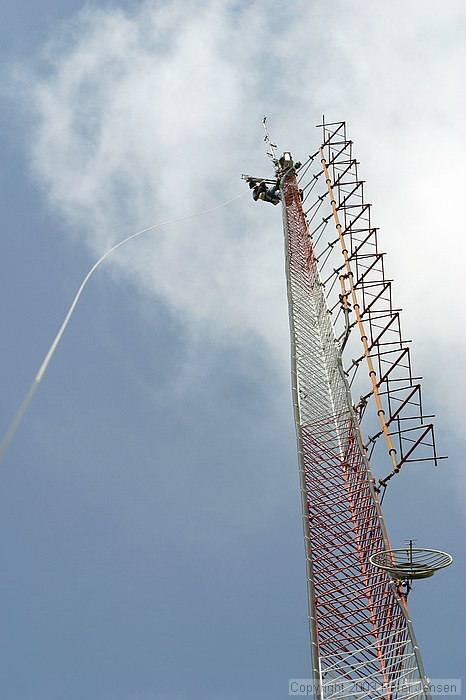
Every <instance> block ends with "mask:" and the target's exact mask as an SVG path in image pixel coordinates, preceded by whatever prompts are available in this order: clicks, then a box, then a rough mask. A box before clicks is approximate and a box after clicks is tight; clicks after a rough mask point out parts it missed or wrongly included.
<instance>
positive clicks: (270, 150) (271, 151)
mask: <svg viewBox="0 0 466 700" xmlns="http://www.w3.org/2000/svg"><path fill="white" fill-rule="evenodd" d="M262 125H263V127H264V132H265V136H264V141H265V143H266V144H267V148H268V150H267V155H268V156H269V158H271V159H272V162H273V164H274V165H275V166H278V159H277V156H276V154H275V149H276V148H277V144H276V143H272V141H271V139H270V134H269V130H268V129H267V117H264V118H263V119H262Z"/></svg>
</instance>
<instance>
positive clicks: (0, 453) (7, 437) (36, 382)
mask: <svg viewBox="0 0 466 700" xmlns="http://www.w3.org/2000/svg"><path fill="white" fill-rule="evenodd" d="M244 194H246V193H245V192H243V193H242V194H239V195H237V196H236V197H233V199H229V200H228V201H226V202H223V203H222V204H218V205H217V206H215V207H212V208H211V209H206V210H205V211H200V212H197V213H196V214H189V215H188V216H181V217H179V218H178V219H170V220H169V221H164V222H162V223H160V224H154V226H149V227H148V228H144V229H142V230H141V231H137V232H136V233H133V234H132V235H131V236H128V238H125V239H124V240H122V241H120V242H119V243H117V244H116V245H114V246H113V247H112V248H110V250H107V252H106V253H104V254H103V255H102V257H101V258H99V259H98V260H97V262H96V263H95V264H94V265H93V266H92V267H91V269H90V270H89V272H88V273H87V275H86V276H85V277H84V279H83V281H82V282H81V285H80V287H79V289H78V291H77V292H76V295H75V297H74V299H73V301H72V302H71V306H70V308H69V309H68V312H67V314H66V316H65V318H64V321H63V323H62V324H61V326H60V328H59V330H58V333H57V335H56V336H55V338H54V339H53V342H52V344H51V346H50V348H49V350H48V352H47V354H46V356H45V357H44V360H43V361H42V364H41V366H40V367H39V371H38V372H37V374H36V376H35V378H34V381H33V382H32V384H31V386H30V387H29V390H28V392H27V394H26V396H25V397H24V399H23V402H22V404H21V406H20V407H19V410H18V412H17V414H16V416H15V417H14V419H13V421H12V423H11V425H10V427H9V428H8V432H7V433H6V435H5V437H4V438H3V441H2V442H1V444H0V460H1V459H2V458H3V455H4V454H5V452H6V450H7V449H8V445H9V444H10V442H11V441H12V439H13V436H14V434H15V432H16V430H17V428H18V426H19V424H20V423H21V420H22V418H23V416H24V414H25V413H26V410H27V408H28V406H29V404H30V403H31V400H32V397H33V396H34V394H35V392H36V389H37V387H38V386H39V384H40V382H41V380H42V377H43V376H44V374H45V372H46V370H47V367H48V366H49V363H50V360H51V359H52V357H53V355H54V353H55V350H56V349H57V345H58V343H59V342H60V340H61V337H62V335H63V333H64V332H65V330H66V327H67V325H68V323H69V320H70V318H71V316H72V314H73V311H74V310H75V308H76V304H77V303H78V301H79V297H80V296H81V294H82V292H83V290H84V287H85V286H86V284H87V283H88V281H89V279H90V277H91V276H92V275H93V274H94V272H95V271H96V269H97V268H98V267H99V265H100V264H101V263H102V262H103V261H104V260H105V259H106V258H108V256H109V255H110V254H111V253H113V252H115V250H117V249H118V248H121V246H123V245H125V243H128V241H131V240H132V239H133V238H136V237H137V236H142V234H143V233H148V231H154V229H157V228H161V227H162V226H168V225H169V224H176V223H179V222H180V221H187V220H188V219H194V218H195V217H197V216H203V215H204V214H210V212H213V211H216V210H217V209H221V208H222V207H225V206H226V205H227V204H230V203H231V202H234V201H235V200H236V199H239V198H240V197H243V196H244Z"/></svg>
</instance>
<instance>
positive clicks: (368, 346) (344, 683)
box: [246, 122, 451, 700]
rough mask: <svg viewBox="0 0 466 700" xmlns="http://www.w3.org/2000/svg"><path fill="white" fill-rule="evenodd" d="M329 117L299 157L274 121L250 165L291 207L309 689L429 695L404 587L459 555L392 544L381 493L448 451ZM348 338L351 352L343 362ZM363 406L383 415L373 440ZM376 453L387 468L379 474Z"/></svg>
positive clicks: (288, 248) (258, 191) (344, 144)
mask: <svg viewBox="0 0 466 700" xmlns="http://www.w3.org/2000/svg"><path fill="white" fill-rule="evenodd" d="M321 126H322V129H323V141H322V146H321V147H320V148H319V149H318V150H317V151H316V152H315V153H314V154H313V155H312V156H309V158H308V159H307V160H306V162H304V163H303V164H301V163H295V162H293V159H292V156H291V154H290V153H284V154H283V156H282V157H281V158H280V159H279V160H277V159H276V158H275V152H274V148H276V147H275V146H274V145H273V144H272V143H271V142H270V139H269V138H268V133H267V131H266V140H267V141H268V144H269V146H270V148H271V151H270V153H269V155H270V156H271V157H272V159H273V161H274V164H275V166H276V176H277V180H276V181H262V182H261V181H259V180H258V179H257V178H249V177H246V179H247V180H249V182H250V185H251V187H255V191H254V194H255V197H254V198H255V199H257V198H260V199H265V200H266V201H271V202H272V204H276V203H277V201H276V199H277V198H278V199H281V203H282V210H283V226H284V236H285V261H286V265H285V267H286V280H287V290H288V305H289V319H290V335H291V373H292V394H293V405H294V418H295V425H296V436H297V445H298V461H299V475H300V485H301V495H302V512H303V527H304V541H305V551H306V565H307V583H308V605H309V620H310V638H311V655H312V674H313V680H314V682H315V686H316V687H315V691H314V695H315V698H316V700H323V699H328V698H343V697H344V698H358V699H359V700H361V699H369V698H370V699H372V698H374V699H375V698H377V699H379V698H385V699H386V700H395V699H398V700H401V698H403V699H407V698H430V693H429V687H428V680H427V678H426V675H425V672H424V668H423V665H422V660H421V655H420V651H419V648H418V645H417V643H416V638H415V635H414V630H413V626H412V623H411V620H410V617H409V612H408V608H407V602H406V597H407V587H408V586H409V580H410V579H412V578H420V577H427V576H429V575H431V574H432V573H433V571H434V570H436V568H440V567H441V566H444V565H446V564H447V563H449V561H451V559H450V558H449V557H448V555H443V556H444V557H447V559H445V558H442V553H441V552H435V551H430V554H429V550H414V549H413V547H412V546H411V548H410V552H411V553H410V554H409V552H408V550H407V552H408V553H407V555H406V557H403V550H392V549H391V546H390V541H389V538H388V534H387V529H386V526H385V522H384V518H383V515H382V510H381V505H380V499H379V495H380V494H381V493H383V492H384V490H385V488H386V486H387V483H388V482H389V480H390V479H391V478H392V476H394V475H395V474H397V473H398V472H399V470H400V469H401V468H402V467H403V465H404V464H406V463H407V462H410V461H414V460H415V459H421V460H432V461H433V462H435V463H437V460H438V459H439V457H438V456H437V454H436V447H435V442H434V433H433V426H432V423H430V422H428V420H427V419H428V418H430V417H429V416H425V415H424V413H423V408H422V402H421V389H420V384H419V382H418V380H417V379H416V378H415V377H414V376H413V373H412V371H411V362H410V351H409V347H408V345H407V343H406V342H405V341H404V339H403V338H402V335H401V326H400V317H399V311H398V310H396V309H394V308H393V305H392V294H391V282H390V281H389V280H387V279H386V277H385V273H384V264H383V260H384V256H383V253H381V252H380V251H379V244H378V233H377V229H375V228H374V227H373V226H372V224H371V208H370V205H369V204H367V203H366V202H365V201H364V191H363V182H362V181H361V180H360V179H359V176H358V164H357V161H356V160H355V159H354V157H353V153H352V142H351V141H349V140H348V139H347V137H346V126H345V123H344V122H338V123H332V124H323V125H321ZM264 182H265V184H266V185H267V188H266V187H264ZM277 185H278V187H277ZM348 348H351V352H356V357H354V359H352V360H351V361H350V363H349V364H348V365H345V357H344V355H345V353H344V351H345V349H346V350H347V349H348ZM363 368H365V369H363ZM361 374H362V375H363V377H365V379H366V383H367V393H366V394H363V395H362V396H361V397H360V399H359V400H358V403H357V405H356V404H355V402H354V401H353V398H352V388H351V385H353V388H354V386H356V385H357V384H358V381H359V377H360V375H361ZM366 408H367V413H368V414H369V413H370V409H371V408H374V409H375V410H374V411H373V415H376V416H378V419H377V421H378V422H377V425H376V427H375V431H373V434H372V435H370V436H368V437H366V438H364V437H363V430H362V428H361V425H362V420H363V416H364V415H365V413H366ZM373 425H374V424H372V425H371V427H373ZM373 452H374V455H375V456H374V459H375V458H377V461H378V462H380V464H381V466H382V468H383V466H384V465H385V467H386V473H384V476H383V478H379V479H378V480H376V479H375V478H374V476H373V474H372V471H371V466H370V463H369V458H371V459H372V453H373ZM400 552H401V554H402V556H401V559H400ZM374 556H375V559H374ZM371 557H372V558H371ZM447 560H449V561H447ZM416 573H418V574H419V576H416Z"/></svg>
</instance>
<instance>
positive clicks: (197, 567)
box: [0, 0, 466, 700]
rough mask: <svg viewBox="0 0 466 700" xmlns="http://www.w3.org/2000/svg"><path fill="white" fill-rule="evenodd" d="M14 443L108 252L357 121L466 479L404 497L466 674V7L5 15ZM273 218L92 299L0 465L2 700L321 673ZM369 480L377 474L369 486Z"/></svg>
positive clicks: (23, 9)
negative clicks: (68, 315) (445, 558)
mask: <svg viewBox="0 0 466 700" xmlns="http://www.w3.org/2000/svg"><path fill="white" fill-rule="evenodd" d="M3 13H4V18H5V21H3V22H2V29H1V30H0V31H1V32H2V42H1V45H2V47H3V48H2V49H1V58H2V117H1V121H2V130H1V139H2V152H3V158H2V168H1V171H0V176H1V191H2V194H3V197H2V219H3V235H2V254H1V256H0V257H1V275H0V285H1V293H0V298H1V314H2V325H3V342H2V364H1V367H2V369H1V374H0V381H1V393H2V402H1V403H2V405H1V415H0V421H1V423H0V425H1V426H2V430H3V432H5V431H6V429H7V426H8V424H9V422H10V420H11V419H12V417H13V415H14V413H15V411H16V409H17V407H18V405H19V403H20V401H21V399H22V397H23V395H24V393H25V392H26V390H27V388H28V386H29V384H30V382H31V381H32V379H33V377H34V375H35V373H36V371H37V369H38V367H39V364H40V362H41V360H42V358H43V356H44V354H45V352H46V351H47V348H48V346H49V345H50V342H51V340H52V338H53V336H54V334H55V333H56V331H57V330H58V327H59V325H60V323H61V321H62V319H63V316H64V314H65V312H66V310H67V308H68V305H69V303H70V302H71V299H72V297H73V295H74V293H75V291H76V289H77V287H78V286H79V283H80V282H81V279H82V278H83V276H84V274H85V273H86V272H87V270H88V269H89V268H90V266H91V265H92V264H93V263H94V261H95V260H96V259H97V258H98V257H99V256H100V255H101V254H102V253H103V252H105V250H106V249H107V247H109V246H110V245H112V244H113V243H115V242H117V241H118V240H120V239H122V238H124V237H125V236H127V235H129V234H131V233H133V232H135V231H137V230H139V229H140V228H143V227H145V226H151V225H153V224H156V223H159V222H160V221H164V220H168V219H172V218H176V217H178V216H184V215H188V214H191V213H195V212H197V211H200V210H203V209H206V208H209V207H211V206H215V205H217V204H219V203H221V202H224V201H226V200H228V199H230V198H232V197H235V196H236V195H237V194H240V193H241V192H242V191H243V188H245V185H244V183H242V182H241V180H240V175H241V173H243V172H247V173H251V174H258V175H265V174H268V175H270V174H271V171H270V164H269V161H268V159H267V157H266V155H265V149H264V144H263V141H262V127H261V119H262V116H263V114H267V115H268V117H269V125H270V129H271V132H272V137H273V139H274V140H275V142H277V143H278V145H279V148H281V149H285V148H287V149H288V148H290V149H292V151H293V152H294V153H295V155H296V157H299V158H301V159H303V158H304V157H305V156H306V155H307V154H308V153H311V152H313V151H314V150H315V149H316V148H317V147H318V145H319V139H320V132H319V131H318V130H317V129H315V128H314V125H315V124H317V123H318V122H319V120H320V118H321V115H322V114H323V113H325V114H326V116H327V118H329V119H335V120H338V119H346V120H347V122H348V129H349V134H350V136H351V138H352V139H353V140H354V142H355V153H356V155H357V157H358V158H359V159H360V161H361V176H362V177H363V179H365V180H366V181H367V185H366V195H367V198H368V200H369V201H372V202H373V204H374V207H373V221H374V222H375V224H376V225H378V226H380V227H381V232H380V236H381V243H382V248H383V249H384V250H386V251H387V252H388V256H387V268H388V271H389V274H391V276H393V277H394V278H395V283H394V290H395V295H396V302H397V304H399V305H400V306H402V307H403V326H404V331H405V335H406V336H407V337H409V338H413V348H412V357H413V365H414V367H415V369H416V371H417V372H418V373H419V374H422V375H423V376H424V387H423V393H424V401H425V403H426V405H427V406H428V408H429V410H432V411H434V412H435V413H436V414H437V419H436V426H437V439H438V442H439V447H440V449H441V451H442V452H443V453H447V454H448V455H449V460H448V461H446V462H444V463H443V464H442V466H441V467H438V468H433V467H430V466H413V467H411V468H409V469H406V470H405V471H404V473H403V474H402V475H400V476H399V477H398V478H397V479H396V480H393V481H392V482H391V484H392V487H391V490H390V492H389V493H388V494H387V497H386V499H385V501H384V509H385V513H386V517H387V520H388V525H389V530H390V534H391V537H392V541H393V542H394V544H397V545H401V544H403V542H404V539H405V538H407V537H414V538H416V539H417V540H418V543H419V544H420V545H424V546H427V547H429V546H431V547H434V548H439V549H445V550H447V551H450V552H451V553H452V554H453V555H454V557H455V564H454V566H452V567H450V569H447V570H445V571H444V572H442V573H439V574H438V575H437V576H436V577H435V578H434V579H433V580H431V581H428V582H424V583H422V584H418V585H417V587H416V590H415V591H414V592H413V593H412V595H411V598H410V600H411V605H410V608H411V611H412V616H413V619H414V622H415V629H416V632H417V635H418V637H419V642H420V645H421V649H422V652H423V657H424V662H425V665H426V668H427V672H428V674H429V675H430V676H431V677H433V678H450V677H452V678H457V677H461V674H462V669H463V667H464V634H463V629H464V626H465V621H464V612H463V611H462V610H460V602H461V594H462V589H463V585H462V582H463V580H464V557H463V538H462V533H463V532H464V498H465V490H466V484H465V478H464V436H463V432H464V428H463V421H462V419H461V416H462V415H464V408H465V407H464V396H465V389H466V387H465V386H464V373H463V372H462V371H461V366H462V358H464V353H465V333H464V320H465V319H464V308H463V307H464V305H463V301H462V297H463V290H462V286H463V284H462V280H463V277H464V273H463V267H464V252H465V251H464V236H463V232H462V230H461V223H460V222H461V215H460V211H459V209H460V205H459V202H460V201H461V195H460V194H459V192H460V187H461V177H462V170H463V163H464V140H463V139H462V129H463V123H464V117H465V97H464V86H463V78H462V76H463V75H464V62H465V55H464V47H463V44H464V41H463V37H464V24H465V10H464V6H463V3H462V2H459V1H453V0H451V1H450V2H449V3H447V4H446V5H445V6H443V7H442V9H441V10H440V9H439V6H438V3H434V2H420V1H419V0H414V1H412V2H410V3H409V4H407V3H404V2H398V1H395V2H392V3H390V4H389V5H388V4H387V3H384V2H381V1H380V0H376V1H375V2H372V3H371V4H370V6H368V4H367V3H363V2H360V1H356V2H352V3H347V2H343V0H338V1H337V2H335V3H332V6H331V8H329V6H328V5H325V6H324V5H323V4H321V3H316V2H311V3H309V2H301V1H300V0H292V1H291V2H289V3H287V4H286V7H284V8H282V7H279V8H277V7H273V6H270V7H267V6H264V5H263V4H262V3H261V4H259V3H248V4H246V3H241V2H215V3H213V2H211V3H203V5H202V9H199V8H198V7H196V5H195V4H194V3H189V2H173V3H170V4H167V5H164V4H162V3H157V2H147V3H138V2H133V3H126V4H125V5H123V4H118V3H113V4H110V3H93V4H89V5H83V4H82V3H80V2H67V1H66V0H65V1H62V2H60V3H59V2H56V1H55V0H50V1H49V2H46V3H40V4H36V5H32V6H29V4H28V5H26V4H25V3H21V2H16V3H13V2H9V1H5V2H4V4H3ZM285 296H286V291H285V282H284V273H283V251H282V233H281V217H280V212H279V208H274V207H267V206H265V205H262V203H258V204H254V203H253V202H252V199H251V198H250V196H249V194H246V195H245V197H243V198H241V199H239V200H237V201H235V202H233V203H232V204H230V205H228V206H227V207H225V208H223V209H220V210H218V211H217V212H215V213H212V214H209V215H207V216H206V217H201V218H198V219H194V220H191V221H189V222H188V221H187V222H184V223H180V224H177V225H173V226H171V227H167V228H166V229H163V230H159V231H154V233H153V234H148V235H147V237H142V238H140V239H138V240H136V241H134V242H133V243H131V244H129V245H128V247H127V248H124V249H122V250H120V251H118V253H116V254H115V256H114V257H113V258H112V259H109V260H108V261H107V262H106V263H105V265H104V266H102V268H100V269H99V271H98V272H97V273H96V275H95V277H94V278H93V279H92V280H91V282H90V284H89V286H88V288H87V289H86V291H85V294H84V295H83V297H82V299H81V301H80V304H79V306H78V308H77V310H76V313H75V316H74V317H73V320H72V323H71V324H70V326H69V328H68V330H67V332H66V334H65V336H64V337H63V340H62V343H61V345H60V347H59V349H58V351H57V353H56V355H55V357H54V359H53V362H52V364H51V365H50V368H49V370H48V373H47V375H46V377H45V379H44V381H43V384H42V385H41V386H40V388H39V391H38V392H37V394H36V396H35V397H34V401H33V403H32V404H31V407H30V409H29V411H28V413H27V415H26V417H25V419H24V422H23V423H22V425H21V427H20V429H19V430H18V432H17V434H16V436H15V439H14V441H13V442H12V444H11V446H10V448H9V451H8V453H7V455H6V457H5V459H4V460H3V462H2V464H1V465H0V469H1V475H2V480H3V488H2V490H1V491H2V506H1V508H0V513H1V514H0V547H1V551H2V561H3V567H2V574H1V590H2V596H1V608H2V611H1V619H2V625H1V630H2V631H1V633H0V645H1V657H2V660H3V663H2V668H1V669H0V688H1V689H2V697H6V698H8V699H9V700H33V699H34V700H42V699H44V700H45V699H47V700H55V699H57V700H58V698H60V700H61V699H62V698H67V700H75V699H76V700H78V699H79V700H81V699H82V698H86V700H185V699H188V698H189V699H190V700H191V699H197V698H199V699H201V698H203V699H204V698H205V699H210V698H212V700H214V699H215V700H236V699H237V698H241V699H243V700H244V699H246V700H249V699H251V700H252V699H254V700H257V699H262V698H264V699H265V698H267V699H271V698H273V699H275V698H277V699H278V698H285V697H287V692H288V679H289V678H293V677H298V678H303V677H307V676H308V675H309V655H308V633H307V610H306V591H305V568H304V553H303V544H302V533H301V522H300V499H299V492H298V477H297V468H296V456H295V442H294V429H293V422H292V407H291V396H290V388H289V360H288V355H289V349H288V327H287V311H286V299H285ZM373 468H374V471H376V472H377V473H380V474H382V473H383V471H384V470H383V469H378V466H377V465H376V464H374V465H373Z"/></svg>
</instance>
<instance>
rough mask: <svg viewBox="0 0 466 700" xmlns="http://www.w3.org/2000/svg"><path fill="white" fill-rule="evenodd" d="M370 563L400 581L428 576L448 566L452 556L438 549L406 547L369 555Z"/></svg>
mask: <svg viewBox="0 0 466 700" xmlns="http://www.w3.org/2000/svg"><path fill="white" fill-rule="evenodd" d="M369 560H370V562H371V564H373V565H374V566H377V567H378V568H379V569H383V570H384V571H387V572H388V573H389V574H391V575H392V576H393V577H394V578H396V579H399V580H401V581H405V580H408V579H409V580H415V579H422V578H430V577H431V576H433V575H434V574H435V572H436V571H438V570H439V569H444V568H445V567H446V566H450V564H451V563H452V561H453V558H452V557H451V556H450V555H449V554H447V553H446V552H441V551H440V550H438V549H422V548H420V547H411V546H409V547H406V549H390V550H383V551H381V552H377V553H376V554H373V555H372V556H371V557H369Z"/></svg>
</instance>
